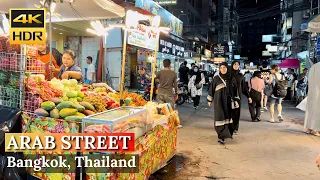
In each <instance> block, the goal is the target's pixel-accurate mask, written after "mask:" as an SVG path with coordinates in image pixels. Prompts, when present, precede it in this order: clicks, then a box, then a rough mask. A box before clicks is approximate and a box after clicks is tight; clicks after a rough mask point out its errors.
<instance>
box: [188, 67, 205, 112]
mask: <svg viewBox="0 0 320 180" xmlns="http://www.w3.org/2000/svg"><path fill="white" fill-rule="evenodd" d="M205 82H206V81H205V78H204V75H203V73H201V72H200V70H199V67H198V66H195V67H194V69H193V75H192V77H191V78H190V81H189V85H188V87H189V89H190V91H191V97H192V99H193V107H194V108H195V109H198V106H199V103H200V97H201V96H202V89H203V85H204V84H205Z"/></svg>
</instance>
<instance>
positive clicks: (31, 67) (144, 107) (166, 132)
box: [0, 3, 179, 180]
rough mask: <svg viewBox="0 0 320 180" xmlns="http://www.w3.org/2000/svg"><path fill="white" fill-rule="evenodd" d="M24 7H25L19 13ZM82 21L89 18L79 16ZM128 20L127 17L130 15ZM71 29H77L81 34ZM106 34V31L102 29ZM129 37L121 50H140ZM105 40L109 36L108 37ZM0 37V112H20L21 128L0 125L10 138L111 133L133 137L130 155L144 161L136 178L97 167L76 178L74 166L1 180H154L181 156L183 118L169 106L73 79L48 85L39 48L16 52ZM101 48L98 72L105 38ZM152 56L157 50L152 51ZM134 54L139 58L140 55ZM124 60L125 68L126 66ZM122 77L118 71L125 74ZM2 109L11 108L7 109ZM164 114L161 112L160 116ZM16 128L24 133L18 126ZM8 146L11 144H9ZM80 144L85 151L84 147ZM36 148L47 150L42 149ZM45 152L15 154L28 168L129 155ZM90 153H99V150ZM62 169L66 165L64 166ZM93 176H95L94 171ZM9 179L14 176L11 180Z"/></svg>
mask: <svg viewBox="0 0 320 180" xmlns="http://www.w3.org/2000/svg"><path fill="white" fill-rule="evenodd" d="M89 4H90V3H89ZM91 4H93V3H91ZM51 5H52V4H50V6H51ZM64 5H67V7H68V8H70V7H69V6H72V8H78V7H79V6H76V7H73V6H74V4H71V3H70V4H69V3H67V4H64ZM20 7H24V6H22V5H21V6H20ZM26 7H27V6H26ZM49 9H50V8H49ZM1 10H2V9H1V8H0V11H1ZM121 10H123V9H121ZM119 11H120V10H119ZM29 13H30V12H29ZM80 13H85V12H82V11H80ZM126 13H128V11H127V12H126ZM30 14H31V13H30ZM126 17H128V14H127V16H126ZM95 22H100V21H95ZM97 24H98V23H97ZM99 25H100V24H99ZM50 26H51V23H50ZM73 28H76V29H77V27H73ZM85 28H87V27H85ZM104 28H106V27H103V28H102V29H104ZM103 31H104V30H103ZM128 31H129V32H128V34H129V36H128V39H130V38H131V39H130V40H128V39H127V38H123V39H124V44H123V45H126V41H128V44H134V43H133V40H135V39H134V38H132V37H130V35H132V34H134V33H132V32H133V31H130V30H128ZM92 32H94V31H92ZM96 32H98V31H96ZM125 32H127V31H125ZM97 35H99V33H97ZM100 35H101V34H100ZM149 35H150V34H149ZM104 36H106V35H105V34H104ZM0 37H2V39H4V40H5V41H4V40H3V41H4V42H6V43H5V45H4V46H2V48H1V50H0V60H1V63H0V64H1V66H0V75H1V77H2V80H1V81H0V82H1V85H0V91H1V92H2V94H1V96H0V110H1V111H3V110H5V109H7V108H12V109H15V110H17V111H18V113H12V112H13V111H12V112H11V113H12V114H14V115H15V116H17V120H15V121H14V122H13V121H12V120H11V119H10V118H9V119H6V118H7V117H5V118H2V119H1V124H10V126H4V127H6V130H4V131H5V132H6V133H13V132H14V133H22V132H23V133H33V134H34V135H35V136H37V137H36V138H35V139H37V138H39V137H40V136H42V137H43V136H46V135H47V134H49V133H56V134H63V136H64V135H67V136H69V137H71V136H74V137H79V136H78V135H79V134H78V133H83V136H85V137H92V133H100V135H101V134H103V135H105V136H106V134H108V133H131V134H132V135H134V136H133V137H134V140H135V141H134V143H135V144H133V151H130V154H134V155H136V156H137V159H139V161H138V164H137V165H136V167H138V168H139V171H138V172H136V173H133V172H132V171H131V170H130V171H127V172H126V173H119V171H118V170H123V168H121V169H118V170H117V171H113V170H111V171H110V169H109V168H107V167H106V168H103V169H102V170H101V169H99V170H97V169H98V165H96V164H92V165H89V167H86V168H83V169H81V170H80V171H78V170H77V167H80V166H82V165H81V164H82V162H80V161H79V162H78V163H79V164H78V165H77V164H76V163H75V161H74V158H73V159H72V164H70V165H69V166H68V168H61V167H57V166H55V168H52V167H51V168H43V169H42V171H40V170H41V168H40V170H39V171H37V170H36V169H34V168H26V169H25V170H26V172H27V173H22V174H20V175H21V177H20V175H19V173H18V172H19V171H20V170H23V169H24V168H23V167H19V170H17V169H15V168H10V169H8V167H4V168H2V169H1V171H0V174H1V175H3V176H1V177H2V178H3V179H10V177H11V175H12V174H14V176H15V178H16V179H33V178H30V177H37V178H40V179H42V180H66V179H68V180H76V179H79V177H81V178H80V179H88V180H89V179H90V180H99V179H115V180H116V179H117V180H123V179H148V178H149V176H150V175H151V174H152V173H154V172H156V171H157V170H159V169H161V168H163V167H164V166H165V165H166V164H167V162H168V161H169V160H170V159H172V157H173V156H174V155H175V153H176V150H177V148H176V145H177V126H178V125H179V117H178V112H177V111H174V110H173V108H172V107H171V105H169V104H157V103H154V102H147V101H146V100H145V99H143V97H142V96H140V95H138V94H136V93H130V92H124V93H123V94H122V93H118V92H116V91H115V90H114V89H113V88H111V87H110V86H108V85H107V84H106V83H94V84H92V85H91V84H90V85H89V84H82V83H80V82H78V81H77V80H75V79H67V78H68V77H66V78H65V79H51V80H50V79H49V80H46V79H44V78H43V74H42V73H44V72H45V68H44V66H43V63H42V62H41V60H39V59H37V56H38V54H37V52H38V50H37V48H36V46H35V45H33V44H28V45H26V44H15V45H14V46H13V45H12V42H11V40H10V38H9V37H8V35H7V34H0ZM49 37H51V35H50V36H49ZM80 37H81V36H80ZM124 37H127V36H124ZM77 38H79V37H77ZM80 39H81V38H80ZM106 39H107V38H106ZM48 41H52V39H51V38H48ZM156 42H158V41H156ZM10 43H11V44H10ZM107 43H109V41H106V42H105V44H107ZM1 45H2V44H1ZM99 45H100V52H99V56H98V57H99V59H100V61H99V66H100V67H101V66H102V67H103V65H101V64H100V63H102V62H101V60H102V58H101V57H102V52H101V51H102V50H103V40H102V38H100V43H99ZM151 45H152V43H151ZM156 45H157V44H156ZM66 47H80V45H79V44H67V46H66ZM106 47H107V46H106ZM128 48H129V49H126V48H124V50H125V51H123V52H122V53H123V55H124V56H125V53H126V52H127V50H128V51H129V52H130V51H134V50H135V49H130V48H132V47H131V46H128ZM147 48H149V49H152V48H151V47H147ZM147 48H145V49H147ZM76 50H79V49H76ZM118 50H119V48H116V49H115V50H114V51H118ZM136 51H137V52H139V49H137V50H136ZM120 52H121V51H120ZM9 59H10V61H9ZM126 59H127V58H126ZM128 59H129V58H128ZM122 60H125V58H123V59H122ZM122 62H123V61H122ZM114 63H115V64H121V59H115V61H114ZM122 65H124V63H123V64H122ZM102 67H101V68H102ZM120 69H121V68H119V69H116V70H117V71H119V70H120ZM125 71H127V69H125ZM129 71H130V70H129ZM122 72H124V71H122ZM26 74H28V75H29V74H30V76H26ZM122 78H123V76H122ZM122 80H123V79H122ZM4 82H8V83H4ZM121 82H123V81H121ZM122 100H125V104H122V102H123V101H122ZM4 106H5V108H3V107H4ZM120 106H122V107H120ZM160 109H161V111H159V110H160ZM2 113H3V112H2ZM13 123H14V124H19V125H13ZM3 129H5V128H3ZM7 135H9V134H6V136H7ZM21 135H22V134H21ZM19 136H20V135H18V137H19ZM23 136H24V137H26V136H28V137H29V138H30V139H31V138H32V137H30V136H29V135H28V134H23ZM115 136H116V134H115ZM21 137H22V136H21ZM7 139H8V138H7ZM9 139H11V138H10V137H9ZM41 139H42V138H41ZM56 140H57V141H59V140H58V139H56V138H54V141H56ZM1 141H2V142H4V141H5V140H4V137H2V139H1ZM31 141H33V140H31ZM33 142H34V141H33ZM82 142H83V143H85V141H81V143H82ZM53 144H55V142H53ZM91 145H92V144H91ZM38 147H41V142H40V145H39V146H38ZM47 147H48V146H46V147H45V148H44V149H43V148H38V149H34V148H32V149H31V148H30V147H29V148H27V149H23V148H21V149H20V150H21V151H16V150H14V153H15V154H18V152H21V153H19V155H18V156H19V157H21V159H20V158H19V161H21V162H22V161H23V160H27V161H28V162H31V161H34V160H37V161H36V162H41V160H43V158H42V157H48V159H50V158H49V156H50V157H59V159H60V160H62V159H64V158H65V156H64V155H67V156H75V155H77V156H79V157H84V158H85V157H88V153H90V154H95V155H97V156H96V157H95V160H100V159H101V158H103V157H105V156H110V158H113V157H112V156H114V155H115V154H119V155H121V157H122V158H123V155H124V151H119V152H117V153H115V152H114V151H112V152H111V151H109V152H107V151H104V150H106V149H104V150H102V149H103V148H101V150H102V151H100V150H99V151H88V149H84V148H81V149H82V150H84V151H82V152H79V151H78V150H79V149H77V151H74V150H73V149H69V148H66V149H64V150H61V149H60V150H57V149H56V148H55V149H54V150H53V148H50V149H49V148H47ZM55 147H58V146H55ZM46 148H47V149H46ZM8 149H9V148H7V149H6V150H8ZM92 149H95V150H97V149H99V148H92ZM23 150H24V151H23ZM47 150H48V151H47ZM22 152H23V153H22ZM106 152H107V153H106ZM1 155H2V156H3V157H9V156H11V155H10V154H7V153H3V152H1ZM18 156H17V157H18ZM51 160H52V159H51ZM46 161H47V160H46ZM49 161H50V160H49ZM47 162H48V161H47ZM52 162H56V161H52ZM63 162H65V161H64V160H63ZM67 164H68V163H67ZM29 167H30V166H29ZM56 167H57V168H56ZM82 167H84V166H82ZM122 167H123V166H122ZM90 168H91V169H93V170H92V171H90V170H89V169H90ZM4 172H12V174H10V173H9V174H8V173H4ZM21 172H24V171H21ZM11 178H12V177H11Z"/></svg>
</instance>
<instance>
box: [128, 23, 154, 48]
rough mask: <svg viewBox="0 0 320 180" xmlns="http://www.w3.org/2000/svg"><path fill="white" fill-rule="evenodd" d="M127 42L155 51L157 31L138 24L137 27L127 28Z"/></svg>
mask: <svg viewBox="0 0 320 180" xmlns="http://www.w3.org/2000/svg"><path fill="white" fill-rule="evenodd" d="M128 44H130V45H133V46H138V47H142V48H146V49H151V50H153V51H155V50H156V44H157V33H156V32H153V31H152V30H151V29H150V28H149V27H147V26H144V25H139V26H138V28H137V29H129V30H128Z"/></svg>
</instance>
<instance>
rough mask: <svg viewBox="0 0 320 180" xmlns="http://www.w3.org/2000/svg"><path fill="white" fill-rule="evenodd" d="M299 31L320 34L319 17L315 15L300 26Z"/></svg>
mask: <svg viewBox="0 0 320 180" xmlns="http://www.w3.org/2000/svg"><path fill="white" fill-rule="evenodd" d="M300 30H301V31H306V32H314V33H320V15H316V16H314V17H313V18H311V20H309V21H308V22H306V23H303V24H301V25H300Z"/></svg>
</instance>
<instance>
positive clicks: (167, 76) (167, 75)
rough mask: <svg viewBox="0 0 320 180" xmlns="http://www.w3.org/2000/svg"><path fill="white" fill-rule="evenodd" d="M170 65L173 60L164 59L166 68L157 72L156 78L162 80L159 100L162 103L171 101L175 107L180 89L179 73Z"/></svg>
mask: <svg viewBox="0 0 320 180" xmlns="http://www.w3.org/2000/svg"><path fill="white" fill-rule="evenodd" d="M170 65H171V61H170V60H169V59H165V60H163V66H164V70H161V71H159V72H157V74H156V79H157V80H158V81H159V82H160V85H159V93H158V95H157V101H158V102H159V103H160V104H163V103H169V104H170V105H171V106H172V108H174V104H175V100H174V97H175V95H176V94H177V90H178V86H177V74H176V73H175V72H173V71H172V70H171V69H170ZM173 90H174V91H173Z"/></svg>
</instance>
